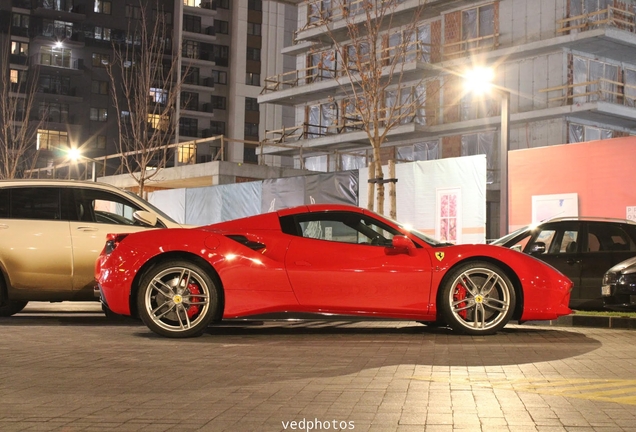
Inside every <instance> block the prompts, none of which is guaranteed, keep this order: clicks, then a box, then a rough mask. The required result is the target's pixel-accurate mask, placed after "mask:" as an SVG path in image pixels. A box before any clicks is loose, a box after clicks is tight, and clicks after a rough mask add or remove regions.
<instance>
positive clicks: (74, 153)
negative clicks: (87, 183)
mask: <svg viewBox="0 0 636 432" xmlns="http://www.w3.org/2000/svg"><path fill="white" fill-rule="evenodd" d="M66 155H67V156H68V158H69V159H70V160H72V161H73V162H77V161H79V160H80V159H86V160H88V161H91V162H92V163H93V166H92V170H91V180H92V181H94V182H95V181H97V175H96V172H95V162H96V161H95V159H91V158H89V157H86V156H84V155H82V152H81V151H80V149H78V148H76V147H74V148H70V149H68V150H67V152H66ZM69 170H70V168H69Z"/></svg>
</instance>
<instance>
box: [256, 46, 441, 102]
mask: <svg viewBox="0 0 636 432" xmlns="http://www.w3.org/2000/svg"><path fill="white" fill-rule="evenodd" d="M378 55H379V60H380V63H382V64H385V65H386V66H385V68H384V71H383V74H384V75H385V76H389V75H390V76H391V79H392V81H395V82H396V83H397V82H398V81H404V82H406V81H408V80H413V79H421V78H423V77H425V74H426V73H437V72H430V66H428V60H429V58H430V47H429V46H425V45H423V44H420V43H416V44H409V45H408V46H407V45H401V46H397V47H389V48H385V49H384V50H382V51H380V52H379V54H378ZM396 57H398V58H396ZM394 61H397V62H399V63H400V65H399V66H398V67H397V68H395V69H394V70H393V71H392V70H391V66H390V64H391V63H392V62H394ZM368 65H369V62H365V63H362V65H361V66H362V67H363V68H364V67H366V66H368ZM345 66H346V65H344V64H339V65H336V67H335V68H330V67H327V66H326V65H320V66H310V67H308V68H305V69H301V70H295V71H290V72H286V73H282V74H279V75H275V76H272V77H268V78H265V83H264V86H263V89H262V90H261V96H259V98H258V102H259V103H278V104H284V105H298V104H304V103H307V102H310V101H312V100H317V99H321V98H323V97H327V96H332V97H338V96H343V95H344V94H345V91H348V90H349V89H350V86H351V85H352V84H351V83H352V81H353V82H355V81H356V80H358V79H359V77H360V75H359V74H357V73H356V72H355V71H353V69H352V68H351V67H348V71H349V72H347V70H346V69H345ZM427 70H429V72H427ZM350 72H351V74H350V75H349V73H350ZM371 73H372V72H365V73H363V75H366V76H369V74H371ZM336 77H338V79H337V80H336Z"/></svg>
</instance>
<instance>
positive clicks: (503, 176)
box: [497, 89, 510, 237]
mask: <svg viewBox="0 0 636 432" xmlns="http://www.w3.org/2000/svg"><path fill="white" fill-rule="evenodd" d="M497 93H499V96H500V98H501V137H500V138H499V163H500V179H499V184H500V189H501V191H500V192H499V200H500V202H499V234H500V236H501V237H503V236H505V235H506V234H508V226H509V223H508V143H509V142H510V92H509V91H507V90H503V89H498V91H497Z"/></svg>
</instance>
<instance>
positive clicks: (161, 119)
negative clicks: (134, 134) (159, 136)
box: [148, 114, 169, 131]
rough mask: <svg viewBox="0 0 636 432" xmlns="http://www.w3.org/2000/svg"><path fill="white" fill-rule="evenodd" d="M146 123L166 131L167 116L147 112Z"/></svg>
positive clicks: (167, 124)
mask: <svg viewBox="0 0 636 432" xmlns="http://www.w3.org/2000/svg"><path fill="white" fill-rule="evenodd" d="M148 123H149V124H150V126H151V127H152V128H153V129H157V130H161V131H167V130H168V126H169V121H168V117H166V116H162V115H160V114H148Z"/></svg>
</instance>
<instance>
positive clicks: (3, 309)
mask: <svg viewBox="0 0 636 432" xmlns="http://www.w3.org/2000/svg"><path fill="white" fill-rule="evenodd" d="M27 303H29V302H28V301H18V300H2V301H0V317H10V316H11V315H15V314H17V313H18V312H20V311H21V310H22V309H24V307H25V306H26V305H27Z"/></svg>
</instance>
